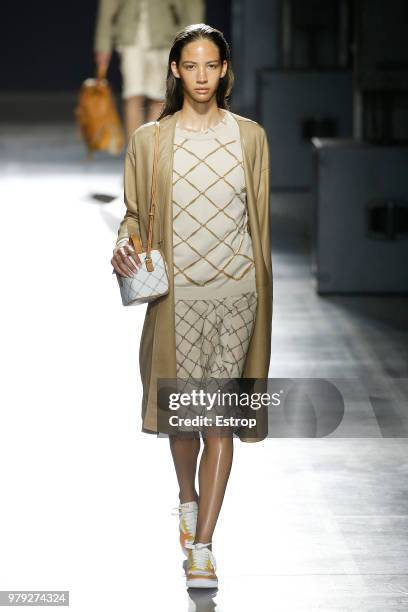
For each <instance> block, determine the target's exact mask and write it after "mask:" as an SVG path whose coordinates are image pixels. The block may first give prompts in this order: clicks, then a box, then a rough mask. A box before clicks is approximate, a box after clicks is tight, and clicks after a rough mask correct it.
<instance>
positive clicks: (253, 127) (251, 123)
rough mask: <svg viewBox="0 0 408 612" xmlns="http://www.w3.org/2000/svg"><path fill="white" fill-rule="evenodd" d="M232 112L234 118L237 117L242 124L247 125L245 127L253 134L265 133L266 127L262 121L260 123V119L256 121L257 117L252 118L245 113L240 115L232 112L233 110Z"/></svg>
mask: <svg viewBox="0 0 408 612" xmlns="http://www.w3.org/2000/svg"><path fill="white" fill-rule="evenodd" d="M230 113H231V115H232V116H233V117H234V119H236V121H239V122H240V123H241V125H243V126H245V129H246V130H248V131H249V132H250V133H251V134H254V135H264V134H265V129H264V128H263V127H262V125H261V124H260V123H258V121H255V119H250V118H249V117H244V116H243V115H238V114H237V113H232V112H231V111H230Z"/></svg>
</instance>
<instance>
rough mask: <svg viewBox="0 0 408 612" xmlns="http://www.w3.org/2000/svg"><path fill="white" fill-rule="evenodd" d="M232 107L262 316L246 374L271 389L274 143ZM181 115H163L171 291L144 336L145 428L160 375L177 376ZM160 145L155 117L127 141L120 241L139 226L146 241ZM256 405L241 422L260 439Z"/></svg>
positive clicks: (163, 206)
mask: <svg viewBox="0 0 408 612" xmlns="http://www.w3.org/2000/svg"><path fill="white" fill-rule="evenodd" d="M228 112H231V111H228ZM231 114H232V116H233V117H234V118H235V119H236V120H237V121H238V125H239V128H240V135H241V144H242V153H243V163H244V172H245V182H246V190H247V205H248V216H249V229H250V233H251V237H252V248H253V255H254V261H255V275H256V289H257V294H258V305H257V312H256V319H255V324H254V329H253V333H252V336H251V341H250V344H249V348H248V352H247V355H246V360H245V365H244V371H243V375H242V376H243V378H256V379H258V380H257V382H256V387H255V389H256V390H257V391H258V392H261V393H262V392H265V391H267V386H266V385H267V381H266V379H267V377H268V371H269V362H270V353H271V333H272V303H273V282H272V258H271V248H270V229H269V222H270V220H269V147H268V141H267V138H266V133H265V130H264V128H263V127H262V126H261V125H260V124H258V123H257V122H255V121H252V120H251V119H248V118H246V117H242V116H240V115H237V114H235V113H231ZM176 120H177V113H175V114H173V115H167V116H166V117H164V118H163V119H161V120H160V145H159V157H158V167H157V205H156V214H155V216H154V225H153V242H152V248H160V249H161V251H162V253H163V256H164V257H165V259H166V262H167V266H168V272H169V293H168V294H166V295H165V296H162V297H160V298H158V299H156V300H155V301H154V302H150V303H149V304H148V306H147V310H146V316H145V320H144V324H143V330H142V336H141V341H140V349H139V365H140V374H141V379H142V384H143V398H142V421H143V424H142V431H144V432H146V433H156V432H157V427H158V425H157V423H158V420H157V419H158V413H157V410H158V406H157V379H158V378H172V379H175V378H176V376H177V374H176V342H175V308H174V306H175V303H174V277H173V210H172V168H173V140H174V131H175V125H176ZM153 153H154V122H149V123H145V124H144V125H142V126H141V127H140V128H138V129H137V130H136V131H135V132H134V133H133V135H132V137H131V139H130V140H129V144H128V147H127V152H126V157H125V166H124V191H125V204H126V208H127V210H126V213H125V216H124V218H123V220H122V222H121V224H120V227H119V231H118V236H117V242H118V241H119V240H120V239H121V238H123V237H124V236H126V235H130V234H132V233H136V234H138V235H139V236H140V238H141V240H142V244H143V245H144V247H145V246H146V244H147V234H148V226H149V215H148V212H149V206H150V189H151V178H152V166H153ZM251 412H255V411H251ZM256 413H257V414H256V415H255V416H256V418H257V424H256V428H255V429H254V428H251V429H250V430H246V429H245V428H242V429H241V430H240V431H239V433H238V436H239V438H240V440H241V441H243V442H257V441H261V440H263V439H264V438H265V437H266V436H267V427H268V416H267V408H265V409H263V408H261V409H260V410H258V411H256ZM254 432H255V433H254Z"/></svg>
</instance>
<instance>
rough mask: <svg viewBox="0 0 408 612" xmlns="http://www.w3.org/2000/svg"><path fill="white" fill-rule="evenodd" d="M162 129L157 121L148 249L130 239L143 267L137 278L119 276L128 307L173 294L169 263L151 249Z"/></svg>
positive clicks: (138, 238)
mask: <svg viewBox="0 0 408 612" xmlns="http://www.w3.org/2000/svg"><path fill="white" fill-rule="evenodd" d="M159 129H160V124H159V122H158V121H156V129H155V148H154V159H153V176H152V189H151V201H150V212H149V232H148V238H147V247H146V249H144V248H143V245H142V243H141V240H140V237H139V236H138V235H137V234H132V235H131V236H130V240H131V241H132V244H133V248H134V250H135V252H136V253H137V254H138V256H139V257H140V260H141V262H142V265H141V266H140V267H139V269H138V270H137V271H136V272H135V273H134V275H133V276H121V275H119V274H117V273H116V272H115V274H116V278H117V279H118V283H119V288H120V294H121V297H122V304H123V305H124V306H129V305H138V304H145V303H147V302H152V301H153V300H155V299H156V298H158V297H160V296H161V295H165V294H166V293H168V291H169V275H168V268H167V263H166V260H165V258H164V257H163V254H162V252H161V251H160V250H159V249H153V250H152V248H151V246H152V235H153V221H154V213H155V208H156V176H157V155H158V148H159Z"/></svg>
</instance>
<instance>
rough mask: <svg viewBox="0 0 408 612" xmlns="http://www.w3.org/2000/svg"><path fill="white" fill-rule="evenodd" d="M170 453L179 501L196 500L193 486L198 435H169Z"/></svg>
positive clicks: (198, 447) (197, 452)
mask: <svg viewBox="0 0 408 612" xmlns="http://www.w3.org/2000/svg"><path fill="white" fill-rule="evenodd" d="M169 441H170V449H171V454H172V456H173V461H174V467H175V469H176V474H177V480H178V484H179V489H180V491H179V498H180V503H181V504H184V503H185V502H189V501H198V494H197V491H196V488H195V476H196V469H197V459H198V455H199V452H200V446H201V443H200V436H199V435H198V434H197V435H191V436H177V435H172V436H169Z"/></svg>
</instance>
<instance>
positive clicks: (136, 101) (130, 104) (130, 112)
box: [123, 96, 145, 140]
mask: <svg viewBox="0 0 408 612" xmlns="http://www.w3.org/2000/svg"><path fill="white" fill-rule="evenodd" d="M123 102H124V115H125V125H126V136H127V140H129V138H130V137H131V135H132V134H133V132H134V131H135V130H136V129H137V128H138V127H139V126H141V125H142V124H143V123H144V122H145V97H144V96H130V97H128V98H124V100H123Z"/></svg>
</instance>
